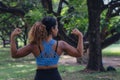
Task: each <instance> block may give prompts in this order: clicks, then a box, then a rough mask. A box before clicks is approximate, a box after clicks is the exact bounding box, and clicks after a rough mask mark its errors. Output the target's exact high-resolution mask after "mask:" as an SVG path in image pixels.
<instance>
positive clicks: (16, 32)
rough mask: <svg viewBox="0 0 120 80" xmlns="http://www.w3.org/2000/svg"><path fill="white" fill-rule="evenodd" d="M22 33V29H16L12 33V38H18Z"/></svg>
mask: <svg viewBox="0 0 120 80" xmlns="http://www.w3.org/2000/svg"><path fill="white" fill-rule="evenodd" d="M21 32H22V30H21V29H20V28H16V29H15V30H14V31H13V32H12V34H11V36H16V35H18V34H20V33H21Z"/></svg>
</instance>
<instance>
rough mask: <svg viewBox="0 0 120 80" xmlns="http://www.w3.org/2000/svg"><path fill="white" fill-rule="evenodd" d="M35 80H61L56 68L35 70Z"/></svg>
mask: <svg viewBox="0 0 120 80" xmlns="http://www.w3.org/2000/svg"><path fill="white" fill-rule="evenodd" d="M35 80H62V79H61V76H60V74H59V72H58V69H57V68H52V69H37V70H36V75H35Z"/></svg>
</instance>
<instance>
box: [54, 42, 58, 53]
mask: <svg viewBox="0 0 120 80" xmlns="http://www.w3.org/2000/svg"><path fill="white" fill-rule="evenodd" d="M57 47H58V41H57V44H56V48H55V52H57Z"/></svg>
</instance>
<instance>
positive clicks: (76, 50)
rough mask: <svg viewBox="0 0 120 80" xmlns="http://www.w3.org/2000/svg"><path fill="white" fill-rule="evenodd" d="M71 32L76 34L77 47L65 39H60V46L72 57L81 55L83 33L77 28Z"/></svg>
mask: <svg viewBox="0 0 120 80" xmlns="http://www.w3.org/2000/svg"><path fill="white" fill-rule="evenodd" d="M72 34H75V35H77V36H78V44H77V48H75V47H73V46H71V45H69V44H68V43H67V42H65V41H61V44H62V45H61V46H62V49H63V51H65V52H66V53H68V55H70V56H73V57H81V56H82V54H83V35H82V33H81V32H79V30H78V29H74V30H73V31H72Z"/></svg>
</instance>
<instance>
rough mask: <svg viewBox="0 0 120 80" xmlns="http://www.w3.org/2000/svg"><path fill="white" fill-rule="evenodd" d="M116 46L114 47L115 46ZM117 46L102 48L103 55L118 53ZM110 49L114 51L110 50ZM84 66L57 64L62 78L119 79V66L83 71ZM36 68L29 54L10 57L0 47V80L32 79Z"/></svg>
mask: <svg viewBox="0 0 120 80" xmlns="http://www.w3.org/2000/svg"><path fill="white" fill-rule="evenodd" d="M115 47H116V48H115ZM117 48H118V46H116V45H112V46H111V47H108V48H106V49H104V50H103V55H105V56H107V55H110V56H112V55H114V56H115V55H117V56H118V55H119V56H120V51H119V50H114V49H117ZM110 50H111V51H112V50H114V51H116V52H111V51H110ZM84 68H85V66H83V65H75V66H73V65H70V66H68V65H59V72H60V74H61V76H62V78H63V80H119V79H120V76H119V75H120V68H119V67H118V68H117V72H96V73H92V74H90V73H84V72H81V70H83V69H84ZM35 70H36V64H35V59H34V57H31V55H29V56H27V57H24V58H20V59H12V58H11V56H10V50H9V48H0V80H33V78H34V75H35Z"/></svg>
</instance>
